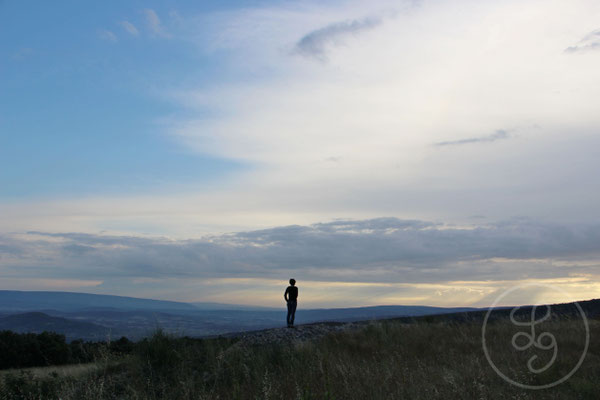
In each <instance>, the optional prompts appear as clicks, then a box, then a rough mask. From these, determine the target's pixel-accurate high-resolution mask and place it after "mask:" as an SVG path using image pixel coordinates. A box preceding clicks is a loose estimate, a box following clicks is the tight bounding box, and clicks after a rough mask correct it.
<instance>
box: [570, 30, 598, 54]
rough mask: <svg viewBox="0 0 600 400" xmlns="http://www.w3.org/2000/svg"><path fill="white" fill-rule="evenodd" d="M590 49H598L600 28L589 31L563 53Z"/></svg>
mask: <svg viewBox="0 0 600 400" xmlns="http://www.w3.org/2000/svg"><path fill="white" fill-rule="evenodd" d="M590 50H600V29H598V30H595V31H593V32H590V33H589V34H587V35H586V36H585V37H584V38H583V39H581V40H580V41H579V43H577V44H576V45H574V46H569V47H567V48H566V49H565V53H577V52H582V51H590Z"/></svg>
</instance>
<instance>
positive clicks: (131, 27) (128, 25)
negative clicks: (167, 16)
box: [119, 17, 160, 36]
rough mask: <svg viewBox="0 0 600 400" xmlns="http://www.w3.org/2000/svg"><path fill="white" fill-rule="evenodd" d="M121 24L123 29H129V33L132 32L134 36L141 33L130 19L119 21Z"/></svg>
mask: <svg viewBox="0 0 600 400" xmlns="http://www.w3.org/2000/svg"><path fill="white" fill-rule="evenodd" d="M157 18H158V17H157ZM119 24H120V25H121V26H122V27H123V29H125V31H127V32H128V33H129V34H131V35H133V36H138V35H139V33H140V32H139V31H138V29H137V28H136V27H135V25H133V24H132V23H131V22H129V21H121V22H119ZM159 24H160V22H159Z"/></svg>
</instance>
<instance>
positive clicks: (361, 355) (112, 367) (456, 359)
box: [0, 320, 600, 400]
mask: <svg viewBox="0 0 600 400" xmlns="http://www.w3.org/2000/svg"><path fill="white" fill-rule="evenodd" d="M552 324H554V326H553V327H554V328H555V330H557V331H561V329H562V331H563V332H565V333H563V335H566V336H565V337H562V338H561V337H557V339H558V340H559V341H561V339H568V338H569V337H570V335H575V336H576V335H577V334H578V332H573V329H575V328H572V327H571V325H573V326H574V324H572V323H571V322H570V321H559V322H552ZM564 328H566V329H564ZM501 329H503V328H501V327H500V330H496V332H495V334H498V332H500V333H502V332H501ZM590 330H591V337H592V340H591V342H590V348H589V351H588V355H587V357H586V359H585V362H583V364H582V365H581V368H580V369H579V370H578V371H577V372H576V373H575V374H574V375H573V376H572V377H571V378H570V379H568V380H567V381H566V382H565V383H563V384H561V385H559V386H556V387H554V388H550V389H545V390H526V389H520V388H518V387H516V386H512V385H509V384H508V383H506V382H505V381H504V380H502V379H501V378H500V377H498V375H497V374H496V373H495V372H494V371H493V370H492V368H491V367H490V366H489V364H488V362H487V360H486V358H485V356H484V354H483V351H482V347H481V324H480V323H469V322H462V323H453V322H448V321H435V320H434V321H429V322H427V321H421V322H415V323H405V322H401V321H383V322H374V323H371V324H369V325H366V326H365V327H364V328H362V329H359V330H356V331H348V332H339V333H332V334H330V335H328V336H325V337H323V338H320V339H317V340H313V341H305V342H302V343H295V344H285V343H279V344H272V343H271V344H261V345H246V344H244V343H243V342H241V341H238V340H236V339H226V338H216V339H189V338H174V337H171V336H169V335H166V334H164V333H163V332H161V331H158V332H156V333H155V334H154V335H153V336H152V337H151V338H149V339H148V340H145V341H142V342H138V343H137V344H136V345H135V347H134V348H133V349H132V353H131V355H128V356H117V355H115V354H113V353H110V352H105V353H104V354H103V355H102V356H100V357H99V358H98V359H97V360H96V365H97V369H95V370H92V371H88V372H87V373H85V374H81V373H80V374H75V375H72V376H59V375H58V374H52V375H51V376H49V377H48V376H46V377H35V376H33V374H32V372H31V371H27V372H11V373H6V374H4V375H3V378H2V384H1V387H0V399H4V398H6V399H39V398H48V399H58V398H60V399H281V398H292V399H361V400H362V399H390V398H397V399H596V398H597V394H598V393H599V392H600V358H599V357H598V355H599V354H600V346H599V345H598V344H597V343H596V342H595V341H594V340H593V339H594V337H597V336H598V334H599V333H600V323H599V322H598V321H590ZM506 333H510V332H509V331H507V332H506ZM563 342H564V340H563V341H562V342H561V343H563ZM566 343H567V345H566V347H563V348H561V351H563V353H564V351H565V350H566V351H567V353H566V356H563V357H562V358H561V359H560V360H559V362H557V365H556V366H555V367H554V368H551V369H549V370H548V371H547V372H546V373H545V374H546V375H545V377H544V378H550V379H553V378H559V377H560V376H562V375H563V374H565V373H566V372H568V370H569V369H570V368H571V367H572V363H573V361H576V360H577V358H578V357H579V354H580V349H578V347H577V343H572V348H571V345H569V344H568V343H569V341H568V340H567V341H566ZM500 356H501V357H505V358H507V359H514V354H511V353H510V352H509V351H507V352H506V354H500ZM531 379H533V380H532V381H530V383H535V378H531Z"/></svg>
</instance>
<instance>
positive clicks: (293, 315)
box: [290, 301, 298, 325]
mask: <svg viewBox="0 0 600 400" xmlns="http://www.w3.org/2000/svg"><path fill="white" fill-rule="evenodd" d="M297 305H298V303H296V302H295V301H294V302H292V310H291V313H292V315H291V318H290V324H291V325H294V319H295V318H296V306H297Z"/></svg>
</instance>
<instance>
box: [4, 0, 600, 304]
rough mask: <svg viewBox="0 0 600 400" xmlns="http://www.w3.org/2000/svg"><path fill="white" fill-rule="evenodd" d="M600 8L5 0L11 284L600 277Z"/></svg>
mask: <svg viewBox="0 0 600 400" xmlns="http://www.w3.org/2000/svg"><path fill="white" fill-rule="evenodd" d="M598 21H600V3H598V2H597V1H595V0H575V1H572V2H568V3H565V2H563V1H559V0H556V1H553V0H552V1H538V0H527V1H517V0H508V1H503V2H481V1H475V0H456V1H455V0H452V1H450V0H427V1H425V0H424V1H413V0H407V1H392V0H374V1H370V2H364V1H352V0H339V1H334V2H319V1H244V2H239V1H202V2H192V1H166V2H165V1H161V2H158V1H155V2H153V1H129V2H114V3H110V4H106V3H97V4H91V3H83V2H79V1H59V2H26V1H0V139H1V143H0V187H1V189H0V282H1V285H3V286H0V288H3V289H52V290H71V291H87V292H94V293H108V294H121V295H137V296H143V297H154V298H162V299H170V300H190V301H221V302H223V301H225V300H227V299H238V300H239V301H244V298H245V297H246V298H247V297H248V296H251V297H252V298H253V299H256V300H255V301H256V303H257V304H262V305H277V304H279V302H280V300H281V299H280V297H281V296H280V293H278V287H279V285H281V284H283V285H284V284H285V282H286V281H287V279H289V275H294V276H295V277H296V279H297V280H298V281H299V282H304V284H305V286H304V287H305V288H306V290H309V291H310V293H311V298H310V300H307V301H310V302H311V304H312V305H313V306H333V305H337V304H339V303H340V301H339V299H340V298H343V296H344V295H347V296H349V297H351V298H352V299H354V300H353V301H354V303H353V305H368V304H384V303H388V304H389V303H396V304H400V303H402V304H430V305H444V304H445V305H456V306H468V305H474V304H476V305H481V304H484V303H485V302H486V301H487V302H491V300H493V298H494V296H495V295H496V294H497V293H499V291H501V290H503V289H505V288H507V287H510V286H511V285H515V284H518V283H519V282H523V281H528V282H529V281H542V282H543V283H547V284H555V285H559V286H561V287H562V288H563V289H566V290H567V291H571V292H574V293H577V294H578V295H579V296H584V297H586V298H587V297H594V296H596V297H597V292H598V290H599V288H600V253H598V251H596V250H595V249H594V246H593V245H590V243H595V241H597V239H598V232H600V229H599V228H598V227H599V224H600V208H598V204H600V187H599V186H598V171H599V170H600V159H599V158H598V156H597V149H598V148H599V147H600V134H599V132H600V114H599V113H598V100H597V98H598V91H599V90H600V79H599V78H598V73H597V71H598V70H600V50H599V49H600V23H599V22H598ZM473 232H476V233H478V234H481V237H477V235H476V236H475V237H473V236H472V235H473ZM546 238H548V241H549V243H550V244H551V245H547V243H546V241H545V239H546ZM479 239H481V241H479ZM349 243H351V244H352V245H351V246H350V245H349ZM282 282H283V283H282ZM325 288H333V289H331V290H328V291H325V292H324V290H325ZM236 291H238V292H236ZM324 293H330V294H324ZM236 296H237V297H236ZM536 296H537V294H536ZM238 300H236V301H238ZM535 300H536V298H532V299H529V300H527V301H531V302H533V301H535ZM551 300H556V299H554V298H553V299H551ZM524 301H525V300H524ZM546 301H550V300H546Z"/></svg>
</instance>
